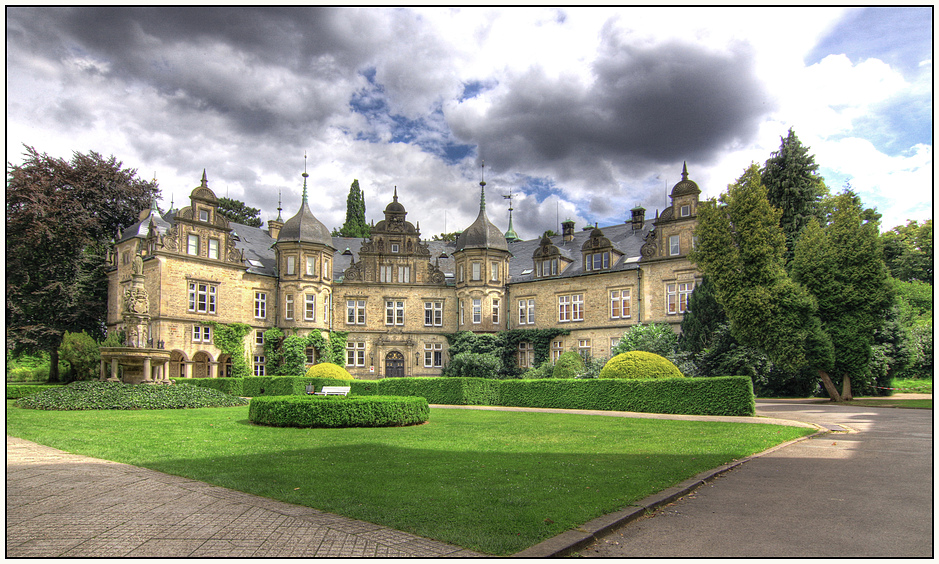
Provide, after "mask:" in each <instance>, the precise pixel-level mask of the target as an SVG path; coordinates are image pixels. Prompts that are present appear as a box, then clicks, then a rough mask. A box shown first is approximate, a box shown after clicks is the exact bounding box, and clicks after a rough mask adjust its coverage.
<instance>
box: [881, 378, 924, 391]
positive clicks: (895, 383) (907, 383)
mask: <svg viewBox="0 0 939 564" xmlns="http://www.w3.org/2000/svg"><path fill="white" fill-rule="evenodd" d="M890 387H891V388H899V390H895V393H900V394H903V393H912V394H931V393H932V378H917V379H913V378H907V379H899V378H897V379H894V380H892V381H891V382H890Z"/></svg>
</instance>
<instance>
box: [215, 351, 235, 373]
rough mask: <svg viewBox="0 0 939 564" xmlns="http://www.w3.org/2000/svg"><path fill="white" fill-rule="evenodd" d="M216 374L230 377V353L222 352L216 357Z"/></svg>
mask: <svg viewBox="0 0 939 564" xmlns="http://www.w3.org/2000/svg"><path fill="white" fill-rule="evenodd" d="M218 376H219V378H231V376H232V363H231V355H227V354H223V355H222V356H220V357H218Z"/></svg>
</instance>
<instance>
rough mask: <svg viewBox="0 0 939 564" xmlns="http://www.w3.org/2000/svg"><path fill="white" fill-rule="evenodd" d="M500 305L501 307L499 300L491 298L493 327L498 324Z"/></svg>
mask: <svg viewBox="0 0 939 564" xmlns="http://www.w3.org/2000/svg"><path fill="white" fill-rule="evenodd" d="M500 305H501V302H500V300H499V298H492V324H493V325H498V324H499V306H500Z"/></svg>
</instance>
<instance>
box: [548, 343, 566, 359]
mask: <svg viewBox="0 0 939 564" xmlns="http://www.w3.org/2000/svg"><path fill="white" fill-rule="evenodd" d="M563 352H564V341H563V340H561V339H555V340H553V341H551V362H557V361H558V359H559V358H561V353H563Z"/></svg>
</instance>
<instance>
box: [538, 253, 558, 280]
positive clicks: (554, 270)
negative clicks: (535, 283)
mask: <svg viewBox="0 0 939 564" xmlns="http://www.w3.org/2000/svg"><path fill="white" fill-rule="evenodd" d="M557 274H558V259H556V258H552V259H546V260H539V261H537V262H535V276H536V277H538V278H541V277H544V276H557Z"/></svg>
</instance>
